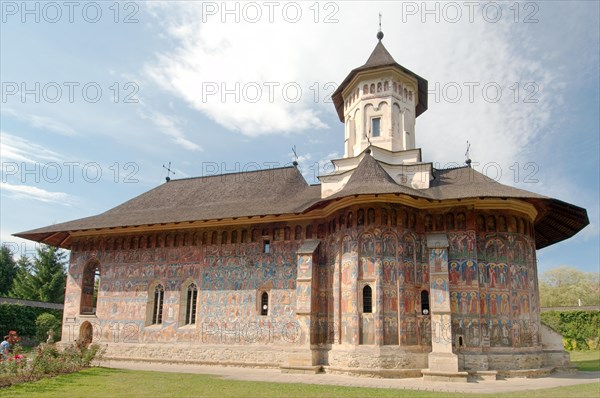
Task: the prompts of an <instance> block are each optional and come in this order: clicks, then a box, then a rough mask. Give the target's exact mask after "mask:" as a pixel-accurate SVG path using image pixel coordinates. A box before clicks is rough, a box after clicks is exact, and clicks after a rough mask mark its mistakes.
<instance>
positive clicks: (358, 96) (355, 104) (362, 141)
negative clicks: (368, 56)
mask: <svg viewBox="0 0 600 398" xmlns="http://www.w3.org/2000/svg"><path fill="white" fill-rule="evenodd" d="M416 88H417V81H416V79H414V78H412V77H411V76H408V75H405V74H402V73H400V72H398V71H395V70H394V69H393V68H385V69H383V70H377V71H373V72H369V73H364V74H362V73H359V74H358V75H357V77H356V78H355V81H354V82H353V83H352V84H351V85H349V86H348V87H347V88H346V90H344V93H343V95H344V125H345V134H344V157H345V158H348V157H355V156H358V155H360V154H361V153H362V152H363V151H364V150H365V149H366V148H367V147H369V146H370V145H373V146H377V147H379V148H383V149H387V150H388V151H391V152H397V151H405V150H410V149H415V124H416V123H415V122H416V119H415V108H416V103H417V102H418V97H417V96H418V92H417V89H416ZM374 118H379V119H380V123H381V124H380V129H379V134H376V133H375V132H374V131H373V119H374Z"/></svg>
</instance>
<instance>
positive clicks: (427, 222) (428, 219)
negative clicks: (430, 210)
mask: <svg viewBox="0 0 600 398" xmlns="http://www.w3.org/2000/svg"><path fill="white" fill-rule="evenodd" d="M431 230H433V218H432V217H431V214H427V215H426V216H425V231H426V232H429V231H431Z"/></svg>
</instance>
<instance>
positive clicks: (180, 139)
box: [139, 106, 202, 151]
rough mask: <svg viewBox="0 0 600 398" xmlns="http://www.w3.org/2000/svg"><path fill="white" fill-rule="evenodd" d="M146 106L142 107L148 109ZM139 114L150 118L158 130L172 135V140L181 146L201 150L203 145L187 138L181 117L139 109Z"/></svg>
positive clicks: (144, 117)
mask: <svg viewBox="0 0 600 398" xmlns="http://www.w3.org/2000/svg"><path fill="white" fill-rule="evenodd" d="M146 108H147V107H146V106H143V108H142V109H146ZM139 115H140V117H141V118H143V119H149V120H150V121H152V123H154V125H155V126H156V127H157V128H158V130H159V131H160V132H161V133H163V134H165V135H167V136H169V137H171V140H172V141H173V142H174V143H176V144H177V145H179V146H181V147H182V148H184V149H187V150H189V151H201V150H202V147H200V145H198V144H196V143H195V142H192V141H190V140H189V139H187V138H186V136H185V133H184V132H183V131H182V130H181V127H180V124H181V123H182V122H181V120H180V119H178V118H175V117H172V116H168V115H165V114H163V113H161V112H158V111H154V110H148V111H143V110H140V111H139Z"/></svg>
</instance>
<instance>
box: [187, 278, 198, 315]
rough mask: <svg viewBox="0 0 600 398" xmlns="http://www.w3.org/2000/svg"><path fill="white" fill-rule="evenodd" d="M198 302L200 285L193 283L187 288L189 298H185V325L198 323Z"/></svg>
mask: <svg viewBox="0 0 600 398" xmlns="http://www.w3.org/2000/svg"><path fill="white" fill-rule="evenodd" d="M197 302H198V287H197V286H196V284H195V283H191V284H190V285H189V286H188V288H187V298H186V300H185V325H193V324H195V323H196V303H197Z"/></svg>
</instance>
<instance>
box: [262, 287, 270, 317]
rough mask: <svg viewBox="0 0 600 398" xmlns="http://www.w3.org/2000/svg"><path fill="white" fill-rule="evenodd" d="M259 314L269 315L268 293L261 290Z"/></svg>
mask: <svg viewBox="0 0 600 398" xmlns="http://www.w3.org/2000/svg"><path fill="white" fill-rule="evenodd" d="M260 314H261V315H269V293H267V292H263V293H262V294H261V296H260Z"/></svg>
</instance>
